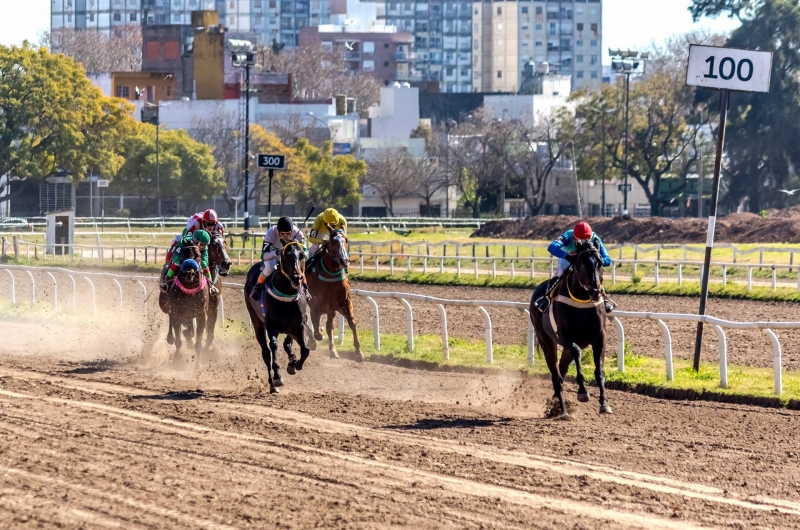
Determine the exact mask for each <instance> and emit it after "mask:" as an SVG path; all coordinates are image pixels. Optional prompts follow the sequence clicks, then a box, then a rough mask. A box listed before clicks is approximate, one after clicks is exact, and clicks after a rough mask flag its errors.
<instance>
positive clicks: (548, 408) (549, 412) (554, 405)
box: [544, 398, 576, 419]
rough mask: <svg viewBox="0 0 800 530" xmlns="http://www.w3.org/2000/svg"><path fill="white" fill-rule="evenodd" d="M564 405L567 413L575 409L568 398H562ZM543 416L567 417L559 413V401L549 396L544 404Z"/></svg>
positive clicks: (549, 417) (551, 417) (550, 417)
mask: <svg viewBox="0 0 800 530" xmlns="http://www.w3.org/2000/svg"><path fill="white" fill-rule="evenodd" d="M564 406H565V407H566V408H567V414H572V413H573V412H574V411H575V408H576V407H575V404H574V403H572V402H571V401H569V400H568V399H565V400H564ZM544 417H545V418H548V419H553V418H564V419H566V418H569V416H565V415H563V414H561V403H559V402H558V399H556V398H550V399H548V400H547V401H545V404H544Z"/></svg>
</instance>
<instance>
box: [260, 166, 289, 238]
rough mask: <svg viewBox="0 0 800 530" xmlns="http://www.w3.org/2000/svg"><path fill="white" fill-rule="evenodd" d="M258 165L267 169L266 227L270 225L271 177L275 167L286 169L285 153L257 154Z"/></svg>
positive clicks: (273, 174)
mask: <svg viewBox="0 0 800 530" xmlns="http://www.w3.org/2000/svg"><path fill="white" fill-rule="evenodd" d="M258 167H260V168H263V169H267V170H269V199H268V203H267V228H269V227H270V226H272V178H273V177H274V176H275V170H276V169H286V155H258Z"/></svg>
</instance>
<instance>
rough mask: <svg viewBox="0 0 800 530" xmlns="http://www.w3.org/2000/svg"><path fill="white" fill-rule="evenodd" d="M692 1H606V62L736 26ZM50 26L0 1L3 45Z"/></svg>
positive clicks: (30, 10) (40, 9)
mask: <svg viewBox="0 0 800 530" xmlns="http://www.w3.org/2000/svg"><path fill="white" fill-rule="evenodd" d="M690 4H691V0H603V57H604V60H603V63H604V64H606V63H608V62H609V61H608V48H625V49H629V48H630V49H637V48H638V49H641V48H644V47H645V46H647V45H648V44H650V43H651V42H653V41H655V42H656V43H659V42H663V41H664V40H665V39H666V38H667V37H669V36H670V35H673V34H675V33H685V32H687V31H691V30H693V29H695V28H707V29H711V30H715V31H730V30H732V29H733V28H735V27H736V23H735V22H734V21H731V20H730V19H728V18H725V17H722V18H718V19H714V20H711V19H703V20H701V21H699V22H698V23H697V24H695V23H693V22H692V17H691V16H690V15H689V11H688V10H687V8H688V6H689V5H690ZM49 26H50V1H49V0H25V1H15V0H0V44H5V45H11V44H20V43H22V41H23V40H25V39H28V40H29V41H33V42H37V41H38V40H39V35H40V33H41V32H42V31H44V30H46V29H48V28H49Z"/></svg>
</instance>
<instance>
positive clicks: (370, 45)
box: [362, 42, 375, 55]
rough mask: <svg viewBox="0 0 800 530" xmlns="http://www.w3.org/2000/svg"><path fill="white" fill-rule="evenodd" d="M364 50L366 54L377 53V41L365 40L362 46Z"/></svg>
mask: <svg viewBox="0 0 800 530" xmlns="http://www.w3.org/2000/svg"><path fill="white" fill-rule="evenodd" d="M362 51H363V52H364V55H372V54H374V53H375V43H374V42H365V43H364V44H363V47H362Z"/></svg>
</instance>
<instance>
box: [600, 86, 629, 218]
mask: <svg viewBox="0 0 800 530" xmlns="http://www.w3.org/2000/svg"><path fill="white" fill-rule="evenodd" d="M632 73H633V72H625V181H624V185H623V188H622V190H623V191H622V215H627V213H628V150H629V149H630V142H631V139H630V138H629V137H628V109H629V107H630V94H631V74H632ZM604 189H605V188H604Z"/></svg>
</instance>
